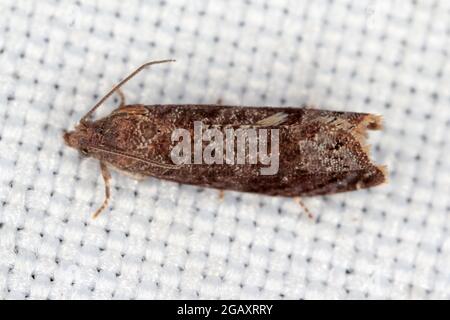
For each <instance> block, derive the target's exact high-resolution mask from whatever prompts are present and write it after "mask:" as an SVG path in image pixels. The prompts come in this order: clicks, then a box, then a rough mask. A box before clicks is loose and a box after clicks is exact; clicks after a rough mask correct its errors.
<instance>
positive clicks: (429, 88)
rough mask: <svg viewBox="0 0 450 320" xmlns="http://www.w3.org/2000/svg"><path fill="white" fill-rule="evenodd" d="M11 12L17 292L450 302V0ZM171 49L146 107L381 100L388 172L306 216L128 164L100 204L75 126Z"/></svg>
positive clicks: (7, 83)
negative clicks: (142, 176) (72, 134)
mask: <svg viewBox="0 0 450 320" xmlns="http://www.w3.org/2000/svg"><path fill="white" fill-rule="evenodd" d="M0 17H1V19H0V170H1V174H0V298H1V299H25V298H28V299H47V298H48V299H145V298H149V299H153V298H160V299H172V298H193V299H215V298H222V299H223V298H239V299H241V298H242V299H243V298H246V299H260V298H270V299H272V298H273V299H283V298H284V299H300V298H304V299H315V298H330V299H335V298H340V299H353V298H362V299H376V298H381V299H388V298H391V299H414V298H419V299H422V298H423V299H427V298H428V299H429V298H437V299H449V298H450V289H449V288H450V273H449V270H450V240H449V228H450V219H449V214H450V197H449V195H450V161H449V154H450V140H449V139H448V136H449V132H450V107H449V105H450V90H449V83H450V63H449V54H450V52H449V48H450V3H449V2H448V1H425V0H424V1H406V0H405V1H351V0H329V1H294V0H292V1H287V0H280V1H278V0H277V1H256V0H255V1H240V0H239V1H238V0H236V1H187V0H186V1H183V0H178V1H171V0H167V1H164V0H163V1H136V0H130V1H126V2H125V1H106V0H105V1H56V0H55V1H51V0H46V1H25V0H24V1H21V0H19V1H18V0H2V1H1V2H0ZM165 58H175V59H177V62H176V63H172V64H166V65H158V66H154V67H152V68H150V69H149V70H147V71H146V72H144V73H143V74H140V75H139V76H137V77H136V78H135V79H133V80H132V81H131V82H130V83H128V84H127V85H126V87H125V88H124V89H123V91H124V93H125V95H126V98H127V102H128V103H145V104H162V103H208V104H213V103H216V102H217V101H218V100H221V101H222V102H223V103H224V104H235V105H272V106H299V105H302V104H305V103H306V104H309V105H310V106H314V107H316V108H322V109H331V110H341V111H360V112H370V113H375V114H380V115H382V116H383V118H384V123H385V128H384V130H383V131H381V132H374V133H371V134H370V143H371V145H372V147H371V149H372V156H373V158H374V159H375V160H376V162H377V163H380V164H386V165H387V166H388V168H389V177H390V181H389V183H388V184H385V185H383V186H380V187H377V188H374V189H371V190H360V191H357V192H352V193H345V194H339V195H332V196H326V197H317V198H305V199H304V202H305V203H306V205H307V206H308V207H309V209H310V211H311V212H312V217H308V215H307V214H305V213H304V212H303V210H302V209H301V208H300V207H299V206H298V204H297V203H295V202H294V201H293V200H292V199H288V198H281V197H267V196H259V195H254V194H244V193H238V192H225V196H224V198H223V199H222V200H221V199H220V196H219V193H218V191H217V190H213V189H205V188H199V187H194V186H187V185H180V184H177V183H172V182H166V181H161V180H157V179H153V178H149V179H148V180H145V181H142V182H137V181H135V180H132V179H130V178H128V177H126V176H123V175H121V174H118V173H113V180H112V185H113V188H112V201H111V206H110V207H109V208H108V210H106V211H105V212H104V213H103V214H102V215H101V216H100V217H99V218H98V219H96V220H93V219H91V214H92V212H93V211H95V209H96V208H97V207H98V206H99V205H100V204H101V202H102V200H103V193H104V188H103V181H102V178H101V175H100V170H99V166H98V163H97V162H96V161H94V160H92V159H81V158H80V157H79V156H78V153H77V152H76V151H75V150H73V149H70V148H68V147H66V146H65V145H64V143H63V140H62V133H63V130H65V129H72V128H73V127H74V125H75V124H76V123H77V122H78V120H79V119H80V118H81V117H82V116H83V115H84V114H85V113H86V112H87V111H88V110H89V108H90V107H91V106H92V105H93V104H94V103H95V102H96V101H97V100H98V99H99V97H100V96H102V95H103V94H105V93H106V92H107V91H108V90H109V89H110V88H111V87H112V85H113V84H115V83H117V81H118V80H120V79H121V78H123V77H124V76H126V75H127V74H128V73H130V72H131V70H133V69H134V68H136V67H137V66H139V65H140V64H142V63H144V62H147V61H150V60H159V59H165ZM114 100H116V101H114ZM116 105H117V99H114V98H113V99H111V100H110V101H108V103H107V104H106V105H105V106H103V108H102V109H101V111H100V112H99V113H98V115H104V114H107V113H108V112H110V111H111V110H113V108H114V106H116Z"/></svg>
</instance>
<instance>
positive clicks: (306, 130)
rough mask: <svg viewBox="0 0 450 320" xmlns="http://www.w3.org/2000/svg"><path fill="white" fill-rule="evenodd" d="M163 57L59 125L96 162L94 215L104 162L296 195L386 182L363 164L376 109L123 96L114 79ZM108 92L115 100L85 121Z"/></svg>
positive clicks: (136, 171)
mask: <svg viewBox="0 0 450 320" xmlns="http://www.w3.org/2000/svg"><path fill="white" fill-rule="evenodd" d="M171 61H174V60H161V61H153V62H149V63H146V64H144V65H142V66H141V67H139V68H138V69H136V70H135V71H134V72H132V73H131V74H130V75H129V76H127V77H126V78H125V79H123V80H122V81H121V82H119V83H118V84H117V85H116V86H114V87H113V88H112V90H111V91H110V92H109V93H107V94H106V95H105V96H104V97H103V98H102V99H100V101H99V102H98V103H97V104H96V105H95V106H94V107H92V109H91V110H90V111H89V112H87V113H86V114H85V115H84V116H83V118H82V119H81V120H80V122H79V124H78V125H77V126H76V127H75V130H73V131H68V132H65V133H64V141H65V143H66V144H67V145H68V146H70V147H72V148H75V149H77V150H78V151H79V152H80V153H81V154H82V155H84V156H87V157H93V158H95V159H98V160H99V163H100V168H101V172H102V176H103V179H104V182H105V198H104V201H103V204H102V205H101V206H100V208H98V209H97V211H96V212H95V213H94V217H96V216H98V214H100V212H102V211H103V210H104V209H105V208H106V207H107V204H108V201H109V198H110V179H111V175H110V172H109V169H110V168H111V169H116V170H118V171H120V172H122V173H126V174H128V175H130V176H132V177H133V178H137V179H143V178H146V177H156V178H160V179H166V180H171V181H176V182H179V183H185V184H191V185H196V186H202V187H211V188H216V189H219V190H235V191H242V192H253V193H259V194H265V195H272V196H285V197H294V198H295V199H297V200H298V201H300V200H299V199H300V198H299V197H305V196H315V195H325V194H333V193H338V192H344V191H353V190H358V189H362V188H369V187H373V186H376V185H379V184H381V183H383V182H385V181H386V176H387V171H386V167H385V166H380V165H375V164H373V163H372V161H371V160H370V158H369V146H368V145H367V144H366V138H367V131H368V130H379V129H381V122H382V121H381V117H380V116H378V115H373V114H368V113H356V112H338V111H326V110H318V109H311V108H308V107H299V108H291V107H247V106H225V105H198V104H188V105H182V104H172V105H143V104H133V105H126V104H125V99H124V96H123V94H122V92H121V91H120V87H121V86H122V85H123V84H125V83H126V82H127V81H128V80H130V79H131V78H132V77H133V76H135V75H136V74H137V73H138V72H140V71H141V70H143V69H144V68H145V67H148V66H150V65H152V64H159V63H165V62H171ZM114 92H117V93H118V94H119V95H120V97H121V103H120V106H119V107H118V108H117V109H115V110H114V111H113V112H112V113H111V114H109V115H108V116H106V117H104V118H101V119H98V120H92V114H93V113H94V111H95V110H96V109H97V108H98V107H99V106H100V105H101V104H103V102H104V101H105V100H106V99H108V98H109V97H110V96H111V95H112V94H113V93H114ZM299 203H300V204H302V203H301V201H300V202H299ZM302 205H303V204H302ZM305 210H307V209H306V208H305Z"/></svg>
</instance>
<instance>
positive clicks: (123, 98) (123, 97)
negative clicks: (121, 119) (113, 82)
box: [116, 88, 125, 109]
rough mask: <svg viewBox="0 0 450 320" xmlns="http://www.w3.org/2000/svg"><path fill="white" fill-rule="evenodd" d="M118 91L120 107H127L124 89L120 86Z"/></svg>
mask: <svg viewBox="0 0 450 320" xmlns="http://www.w3.org/2000/svg"><path fill="white" fill-rule="evenodd" d="M116 93H117V95H118V96H119V99H120V105H119V109H120V108H123V107H125V95H124V94H123V92H122V90H121V89H120V88H117V89H116Z"/></svg>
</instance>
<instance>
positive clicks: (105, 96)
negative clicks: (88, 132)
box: [80, 59, 175, 124]
mask: <svg viewBox="0 0 450 320" xmlns="http://www.w3.org/2000/svg"><path fill="white" fill-rule="evenodd" d="M174 61H175V60H173V59H167V60H158V61H150V62H147V63H144V64H143V65H142V66H140V67H139V68H137V69H136V70H134V71H133V72H132V73H131V74H129V75H128V76H127V77H126V78H125V79H123V80H122V81H120V82H119V83H118V84H116V85H115V86H114V87H113V88H112V89H111V91H109V92H108V93H107V94H106V95H104V96H103V98H101V99H100V101H99V102H97V103H96V104H95V105H94V106H93V107H92V108H91V110H89V111H88V112H87V113H86V114H85V115H84V116H83V118H81V120H80V122H81V123H83V124H86V122H87V119H88V118H89V117H90V116H91V115H92V113H93V112H94V111H95V110H97V108H98V107H100V106H101V105H102V104H103V102H105V101H106V99H108V98H109V97H110V96H111V95H112V94H113V93H114V92H115V91H116V90H117V89H119V88H120V87H121V86H123V85H124V84H125V83H126V82H127V81H128V80H130V79H131V78H133V77H134V76H135V75H136V74H137V73H139V72H141V71H142V70H143V69H145V68H146V67H148V66H151V65H152V64H159V63H165V62H174Z"/></svg>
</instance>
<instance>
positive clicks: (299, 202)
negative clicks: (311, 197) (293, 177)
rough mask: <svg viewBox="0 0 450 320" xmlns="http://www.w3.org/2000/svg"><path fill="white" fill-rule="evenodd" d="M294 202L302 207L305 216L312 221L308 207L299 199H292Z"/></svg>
mask: <svg viewBox="0 0 450 320" xmlns="http://www.w3.org/2000/svg"><path fill="white" fill-rule="evenodd" d="M294 201H295V202H296V203H297V204H298V205H299V206H300V207H302V209H303V210H305V212H306V214H307V215H308V218H310V219H313V218H314V216H313V215H312V213H311V211H309V209H308V207H307V206H306V205H305V203H304V202H303V201H302V199H301V198H300V197H294Z"/></svg>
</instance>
